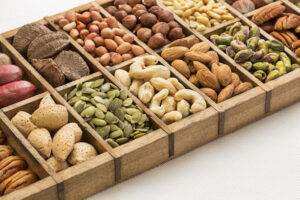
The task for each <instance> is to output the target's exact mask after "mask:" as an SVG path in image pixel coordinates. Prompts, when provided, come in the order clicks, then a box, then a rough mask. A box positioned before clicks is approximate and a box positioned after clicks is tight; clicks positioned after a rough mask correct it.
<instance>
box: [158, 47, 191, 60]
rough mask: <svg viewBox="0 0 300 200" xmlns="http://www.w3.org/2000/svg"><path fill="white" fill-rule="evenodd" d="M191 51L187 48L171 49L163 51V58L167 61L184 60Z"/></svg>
mask: <svg viewBox="0 0 300 200" xmlns="http://www.w3.org/2000/svg"><path fill="white" fill-rule="evenodd" d="M188 51H189V49H188V48H186V47H170V48H168V49H165V50H163V51H162V53H161V56H162V57H163V58H164V59H165V60H167V61H173V60H175V59H179V58H182V57H183V56H184V55H185V54H186V53H187V52H188Z"/></svg>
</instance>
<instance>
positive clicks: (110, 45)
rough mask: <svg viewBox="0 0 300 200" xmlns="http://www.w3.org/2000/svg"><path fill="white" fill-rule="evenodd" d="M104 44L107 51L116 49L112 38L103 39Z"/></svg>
mask: <svg viewBox="0 0 300 200" xmlns="http://www.w3.org/2000/svg"><path fill="white" fill-rule="evenodd" d="M104 43H105V46H106V48H107V49H108V50H109V51H116V49H117V47H118V45H117V43H116V42H115V41H113V40H112V39H105V40H104Z"/></svg>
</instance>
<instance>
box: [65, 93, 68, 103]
mask: <svg viewBox="0 0 300 200" xmlns="http://www.w3.org/2000/svg"><path fill="white" fill-rule="evenodd" d="M64 99H65V100H66V101H68V93H66V94H64Z"/></svg>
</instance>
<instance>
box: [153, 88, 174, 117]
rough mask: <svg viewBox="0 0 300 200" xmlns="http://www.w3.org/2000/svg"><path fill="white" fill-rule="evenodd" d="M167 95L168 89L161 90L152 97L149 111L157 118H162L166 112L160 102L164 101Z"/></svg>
mask: <svg viewBox="0 0 300 200" xmlns="http://www.w3.org/2000/svg"><path fill="white" fill-rule="evenodd" d="M168 95H169V90H168V89H162V90H161V91H159V92H158V93H157V94H156V95H154V96H153V98H152V101H151V104H150V107H149V108H150V110H151V111H152V112H154V113H155V114H156V115H157V116H158V117H160V118H161V117H162V116H163V115H164V114H165V112H166V110H165V108H164V107H163V106H161V105H160V103H161V101H162V100H164V99H165V98H166V97H167V96H168Z"/></svg>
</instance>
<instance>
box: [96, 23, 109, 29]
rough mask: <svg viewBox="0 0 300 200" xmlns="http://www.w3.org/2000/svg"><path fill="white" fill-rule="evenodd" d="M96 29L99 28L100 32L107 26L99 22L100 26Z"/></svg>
mask: <svg viewBox="0 0 300 200" xmlns="http://www.w3.org/2000/svg"><path fill="white" fill-rule="evenodd" d="M98 27H99V29H100V30H102V29H104V28H107V27H108V25H107V23H106V22H100V24H99V25H98Z"/></svg>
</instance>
